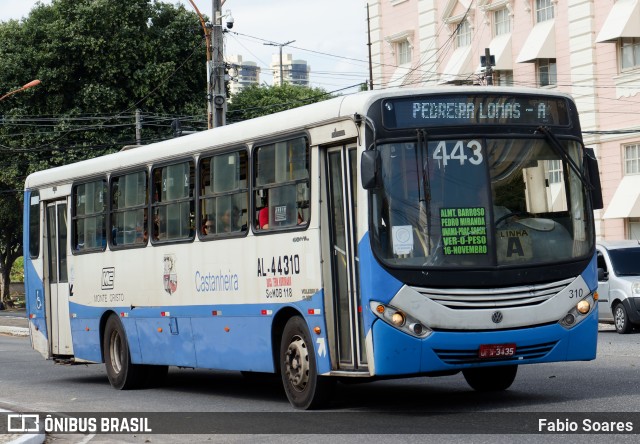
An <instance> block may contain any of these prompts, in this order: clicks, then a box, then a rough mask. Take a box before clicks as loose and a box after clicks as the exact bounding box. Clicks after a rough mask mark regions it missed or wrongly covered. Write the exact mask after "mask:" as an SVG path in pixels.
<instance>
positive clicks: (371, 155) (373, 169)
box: [360, 151, 381, 190]
mask: <svg viewBox="0 0 640 444" xmlns="http://www.w3.org/2000/svg"><path fill="white" fill-rule="evenodd" d="M379 171H380V153H379V152H378V151H365V152H363V153H362V157H361V159H360V179H361V181H362V188H364V189H365V190H372V189H375V188H379V187H380V185H381V181H380V174H379Z"/></svg>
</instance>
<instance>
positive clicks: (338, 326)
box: [323, 145, 367, 371]
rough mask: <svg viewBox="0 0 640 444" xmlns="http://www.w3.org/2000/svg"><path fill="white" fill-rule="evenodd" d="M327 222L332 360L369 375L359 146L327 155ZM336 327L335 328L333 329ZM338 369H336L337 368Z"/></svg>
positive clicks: (341, 368) (347, 368)
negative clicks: (360, 287) (360, 237)
mask: <svg viewBox="0 0 640 444" xmlns="http://www.w3.org/2000/svg"><path fill="white" fill-rule="evenodd" d="M326 154H327V157H326V166H327V168H326V178H327V180H326V184H327V186H326V191H325V192H326V196H327V201H328V205H327V207H326V211H327V214H326V218H323V219H324V220H326V221H328V224H327V225H328V227H329V233H328V235H329V236H328V238H329V242H330V249H329V251H328V254H329V256H330V261H328V264H330V270H328V273H329V274H330V275H331V279H330V280H331V302H332V304H333V313H332V315H333V322H329V325H330V326H329V327H328V328H329V329H330V330H331V331H330V335H329V336H330V340H333V341H332V342H333V345H334V346H333V347H331V350H332V360H333V362H335V363H337V367H338V368H337V369H338V370H343V371H367V360H366V353H365V348H364V330H363V323H362V310H361V307H360V295H359V291H358V250H357V247H358V239H357V230H356V227H357V225H356V214H357V206H358V202H357V193H356V190H357V186H356V185H357V177H358V174H357V161H356V159H357V158H356V146H355V145H346V146H340V147H332V148H329V149H328V150H327V152H326ZM331 326H333V327H331ZM334 367H335V365H334Z"/></svg>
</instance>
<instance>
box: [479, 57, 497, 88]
mask: <svg viewBox="0 0 640 444" xmlns="http://www.w3.org/2000/svg"><path fill="white" fill-rule="evenodd" d="M492 57H493V56H492V55H491V49H489V48H484V60H485V62H484V66H485V70H484V73H485V74H484V75H485V78H486V79H487V85H488V86H491V85H493V69H492V68H491V67H492V66H493V65H495V64H496V63H495V61H494V60H492ZM480 62H482V60H480ZM481 64H482V63H481Z"/></svg>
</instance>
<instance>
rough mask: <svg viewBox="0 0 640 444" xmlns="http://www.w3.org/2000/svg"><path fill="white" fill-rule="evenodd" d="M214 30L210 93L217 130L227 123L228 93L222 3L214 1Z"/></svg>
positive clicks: (218, 0) (219, 0)
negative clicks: (225, 73) (225, 80)
mask: <svg viewBox="0 0 640 444" xmlns="http://www.w3.org/2000/svg"><path fill="white" fill-rule="evenodd" d="M212 8H213V13H212V17H213V29H212V31H213V32H212V34H213V35H212V38H211V44H212V45H213V48H212V52H213V54H212V55H213V57H212V58H213V60H212V61H211V65H210V68H209V73H208V75H209V76H212V77H213V78H211V77H209V78H210V79H211V80H210V81H209V85H213V90H212V91H211V90H210V91H209V94H210V95H211V99H210V100H211V101H212V102H213V127H214V128H217V127H219V126H223V125H224V124H225V123H226V110H227V91H226V90H225V87H224V54H223V41H222V1H221V0H212Z"/></svg>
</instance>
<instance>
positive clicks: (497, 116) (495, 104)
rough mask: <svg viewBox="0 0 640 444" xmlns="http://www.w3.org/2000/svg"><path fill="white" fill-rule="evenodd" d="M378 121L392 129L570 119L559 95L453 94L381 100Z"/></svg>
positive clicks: (549, 122)
mask: <svg viewBox="0 0 640 444" xmlns="http://www.w3.org/2000/svg"><path fill="white" fill-rule="evenodd" d="M382 123H383V124H384V126H385V128H390V129H393V128H422V127H434V126H456V125H470V124H472V125H547V126H568V125H569V124H570V123H571V122H570V120H569V113H568V110H567V101H566V100H565V99H563V98H552V97H544V96H527V95H522V96H520V95H517V96H511V95H496V94H460V95H458V94H456V95H432V96H421V97H411V98H406V97H403V98H399V99H389V100H385V101H383V102H382Z"/></svg>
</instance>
